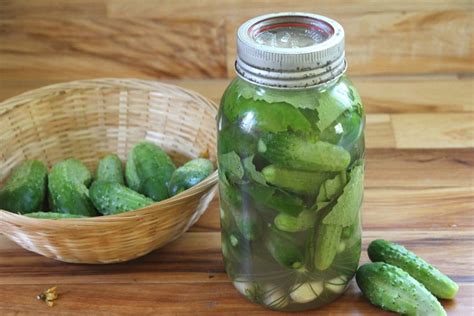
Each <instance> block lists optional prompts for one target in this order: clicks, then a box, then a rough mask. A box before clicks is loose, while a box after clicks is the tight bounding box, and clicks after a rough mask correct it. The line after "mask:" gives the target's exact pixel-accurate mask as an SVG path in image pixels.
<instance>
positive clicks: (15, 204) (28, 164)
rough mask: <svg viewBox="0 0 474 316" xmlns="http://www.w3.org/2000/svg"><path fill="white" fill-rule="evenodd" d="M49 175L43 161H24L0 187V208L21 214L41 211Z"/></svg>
mask: <svg viewBox="0 0 474 316" xmlns="http://www.w3.org/2000/svg"><path fill="white" fill-rule="evenodd" d="M47 175H48V170H47V168H46V166H45V165H44V164H43V163H42V162H40V161H38V160H26V161H24V162H22V163H21V164H20V165H19V166H18V167H16V168H15V169H14V170H13V172H12V174H11V176H10V177H9V179H8V180H7V182H6V184H5V186H4V187H3V188H1V189H0V209H4V210H7V211H10V212H15V213H20V214H26V213H31V212H37V211H41V209H42V206H43V202H44V200H45V195H46V180H47Z"/></svg>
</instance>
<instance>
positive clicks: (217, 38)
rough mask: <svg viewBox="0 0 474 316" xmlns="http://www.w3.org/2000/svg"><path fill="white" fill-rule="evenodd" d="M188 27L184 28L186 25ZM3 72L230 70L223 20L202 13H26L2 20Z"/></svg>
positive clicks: (198, 73) (56, 76) (59, 77)
mask: <svg viewBox="0 0 474 316" xmlns="http://www.w3.org/2000/svg"><path fill="white" fill-rule="evenodd" d="M184 30H186V31H184ZM0 43H1V44H0V55H1V56H2V58H1V59H0V75H1V76H2V77H3V78H9V79H13V78H14V79H22V78H23V74H24V72H23V71H22V69H23V68H24V66H25V65H28V68H29V71H28V76H25V78H31V77H33V78H35V77H37V78H43V79H47V80H50V81H64V80H71V79H77V78H87V77H89V76H90V75H91V74H93V76H94V77H113V76H115V77H123V76H129V77H146V78H159V77H166V78H182V77H186V78H208V77H222V76H224V75H225V74H226V65H225V51H226V48H225V33H223V22H221V21H213V20H204V19H192V18H189V19H182V20H177V19H146V20H145V19H141V20H136V19H128V20H127V19H119V18H117V19H104V18H93V17H91V18H89V17H88V18H70V17H68V16H66V17H54V18H49V19H45V18H34V17H32V18H23V17H17V18H14V19H2V20H1V21H0Z"/></svg>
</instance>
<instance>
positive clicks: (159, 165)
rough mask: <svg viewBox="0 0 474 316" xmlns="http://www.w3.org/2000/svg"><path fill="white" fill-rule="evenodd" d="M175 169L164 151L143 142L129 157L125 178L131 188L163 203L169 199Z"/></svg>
mask: <svg viewBox="0 0 474 316" xmlns="http://www.w3.org/2000/svg"><path fill="white" fill-rule="evenodd" d="M175 169H176V167H175V165H174V164H173V161H172V160H171V158H170V157H169V156H168V155H167V154H166V152H165V151H164V150H163V149H161V148H160V147H159V146H157V145H155V144H153V143H150V142H141V143H138V144H137V145H135V146H134V147H133V149H132V150H131V151H130V153H129V155H128V160H127V164H126V167H125V177H126V180H127V185H128V187H129V188H131V189H132V190H134V191H137V192H139V193H142V194H144V195H146V196H147V197H149V198H151V199H153V200H154V201H161V200H164V199H166V198H168V197H169V193H168V183H169V181H170V179H171V175H172V174H173V172H174V170H175Z"/></svg>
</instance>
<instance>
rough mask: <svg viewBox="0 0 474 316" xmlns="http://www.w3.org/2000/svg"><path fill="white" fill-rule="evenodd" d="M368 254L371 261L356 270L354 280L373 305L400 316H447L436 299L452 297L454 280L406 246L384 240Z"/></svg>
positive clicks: (370, 249) (376, 241)
mask: <svg viewBox="0 0 474 316" xmlns="http://www.w3.org/2000/svg"><path fill="white" fill-rule="evenodd" d="M368 254H369V258H370V259H371V260H372V261H373V262H372V263H367V264H364V265H362V266H361V267H360V268H359V269H358V271H357V274H356V280H357V284H358V285H359V288H360V289H361V290H362V293H363V294H364V295H365V296H366V297H367V299H368V300H369V301H370V302H371V303H372V304H374V305H377V306H379V307H381V308H383V309H386V310H389V311H393V312H397V313H399V314H402V315H409V316H425V315H426V316H444V315H446V311H445V310H444V309H443V307H442V306H441V304H440V303H439V302H438V300H437V299H436V297H438V298H440V299H452V298H454V296H455V295H456V294H457V292H458V290H459V286H458V285H457V284H456V283H455V282H454V281H453V280H451V279H450V278H449V277H447V276H446V275H444V274H443V273H441V272H440V271H439V270H438V269H436V268H434V267H433V266H432V265H430V264H429V263H427V262H426V261H424V260H423V259H421V258H420V257H418V256H417V255H415V254H414V253H413V252H411V251H409V250H407V249H406V248H405V247H403V246H401V245H398V244H395V243H392V242H389V241H386V240H383V239H378V240H374V241H372V242H371V243H370V245H369V248H368ZM435 296H436V297H435Z"/></svg>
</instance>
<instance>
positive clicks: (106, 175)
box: [95, 154, 125, 184]
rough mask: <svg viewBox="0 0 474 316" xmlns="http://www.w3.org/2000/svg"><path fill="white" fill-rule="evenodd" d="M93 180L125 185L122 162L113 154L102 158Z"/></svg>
mask: <svg viewBox="0 0 474 316" xmlns="http://www.w3.org/2000/svg"><path fill="white" fill-rule="evenodd" d="M95 179H96V181H107V182H117V183H120V184H125V180H124V178H123V167H122V161H121V160H120V158H119V157H118V156H117V155H114V154H112V155H107V156H105V157H104V158H102V159H101V160H100V161H99V165H98V166H97V170H96V175H95Z"/></svg>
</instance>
